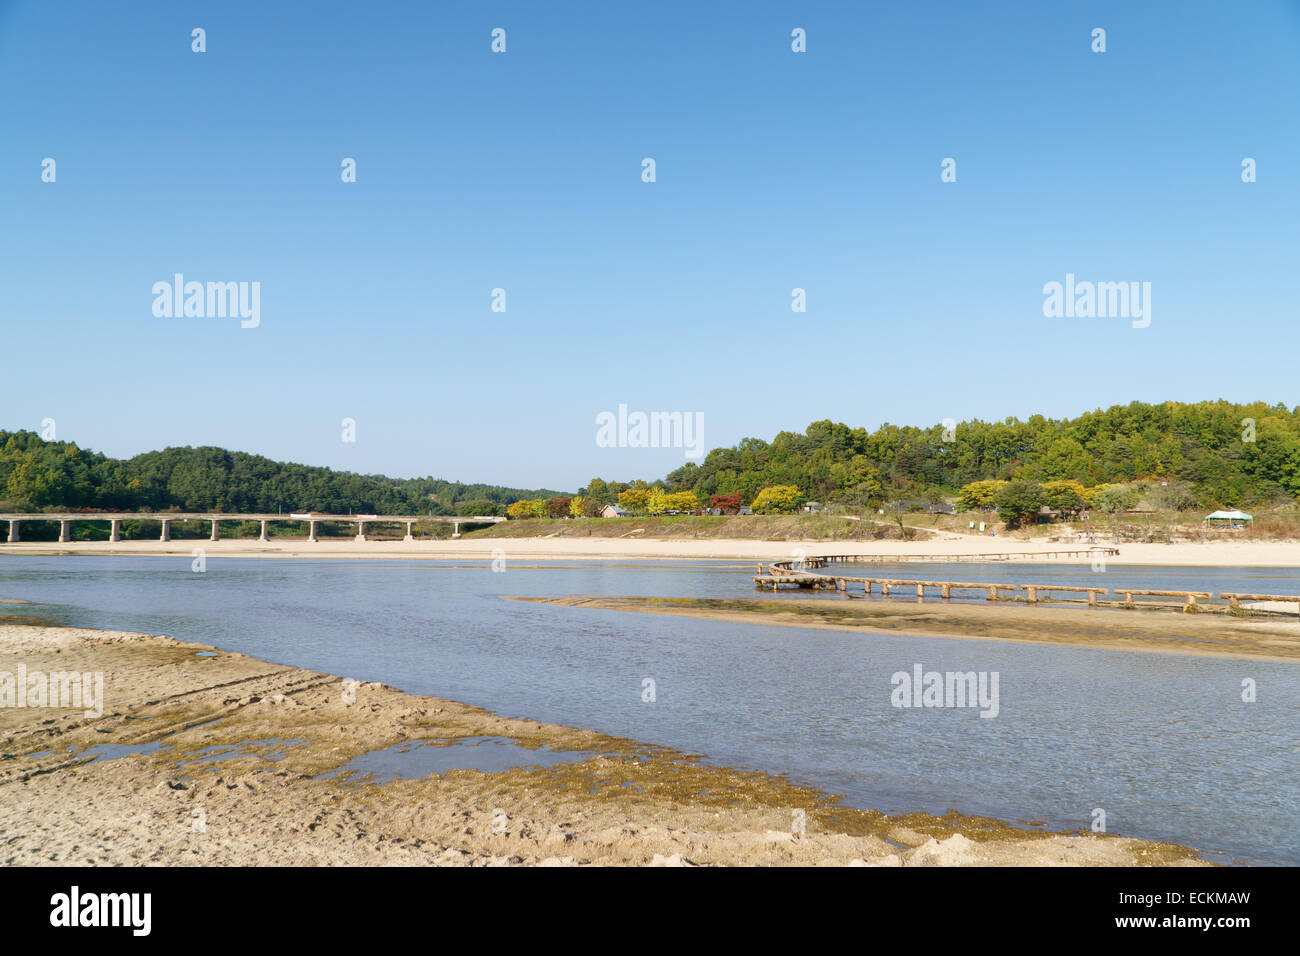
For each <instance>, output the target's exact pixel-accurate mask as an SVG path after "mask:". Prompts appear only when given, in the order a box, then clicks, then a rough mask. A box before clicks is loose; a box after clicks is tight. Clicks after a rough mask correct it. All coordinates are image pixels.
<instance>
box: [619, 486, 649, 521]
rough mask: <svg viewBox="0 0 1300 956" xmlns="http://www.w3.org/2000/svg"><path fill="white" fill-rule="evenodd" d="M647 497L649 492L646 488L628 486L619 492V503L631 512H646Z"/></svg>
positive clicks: (635, 513) (637, 513)
mask: <svg viewBox="0 0 1300 956" xmlns="http://www.w3.org/2000/svg"><path fill="white" fill-rule="evenodd" d="M647 497H649V493H648V492H647V491H646V490H645V489H644V488H628V489H627V490H625V491H621V492H619V495H618V505H619V507H620V508H622V509H623V510H624V511H627V512H630V513H631V514H634V515H639V514H645V511H646V498H647Z"/></svg>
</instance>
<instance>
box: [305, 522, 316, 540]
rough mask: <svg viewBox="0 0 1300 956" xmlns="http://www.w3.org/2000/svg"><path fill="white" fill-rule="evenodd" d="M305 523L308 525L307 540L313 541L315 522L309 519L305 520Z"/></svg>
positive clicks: (314, 537)
mask: <svg viewBox="0 0 1300 956" xmlns="http://www.w3.org/2000/svg"><path fill="white" fill-rule="evenodd" d="M307 524H308V525H309V526H310V529H309V530H308V532H307V540H308V541H315V540H316V522H314V521H309V522H307Z"/></svg>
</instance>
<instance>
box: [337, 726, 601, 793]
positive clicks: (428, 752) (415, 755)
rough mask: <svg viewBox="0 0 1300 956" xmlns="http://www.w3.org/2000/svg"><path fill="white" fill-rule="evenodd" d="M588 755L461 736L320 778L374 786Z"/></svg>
mask: <svg viewBox="0 0 1300 956" xmlns="http://www.w3.org/2000/svg"><path fill="white" fill-rule="evenodd" d="M591 755H592V754H591V753H589V752H587V751H581V750H552V749H551V748H549V747H540V748H538V749H537V750H529V749H528V748H527V747H522V746H520V745H519V744H517V743H516V742H515V741H513V740H511V739H509V738H508V737H464V738H461V739H459V740H450V741H428V740H411V741H407V742H405V743H400V744H395V745H394V746H392V747H385V748H384V749H383V750H372V751H370V752H369V753H364V754H359V755H358V756H356V757H353V758H352V759H351V760H349V761H348V762H347V763H346V764H344V765H343V766H342V767H338V768H336V769H334V770H330V771H328V772H327V773H323V774H321V777H343V778H345V779H348V778H351V779H356V778H359V777H365V776H367V775H371V776H373V777H374V780H375V782H377V783H386V782H388V781H389V780H395V779H398V778H402V779H412V778H418V777H427V776H428V775H429V774H431V773H446V772H447V771H449V770H481V771H482V772H483V773H495V772H496V771H499V770H513V769H515V768H517V767H553V766H555V765H556V764H560V763H577V762H578V761H581V760H586V759H587V758H588V757H590V756H591Z"/></svg>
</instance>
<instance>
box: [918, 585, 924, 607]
mask: <svg viewBox="0 0 1300 956" xmlns="http://www.w3.org/2000/svg"><path fill="white" fill-rule="evenodd" d="M924 600H925V585H924V584H918V585H917V586H916V603H917V604H920V603H921V602H922V601H924Z"/></svg>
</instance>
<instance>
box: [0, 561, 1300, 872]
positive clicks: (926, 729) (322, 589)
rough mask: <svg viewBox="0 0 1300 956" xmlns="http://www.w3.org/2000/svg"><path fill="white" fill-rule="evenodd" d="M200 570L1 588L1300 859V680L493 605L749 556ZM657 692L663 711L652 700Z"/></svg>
mask: <svg viewBox="0 0 1300 956" xmlns="http://www.w3.org/2000/svg"><path fill="white" fill-rule="evenodd" d="M778 553H779V550H778ZM190 560H191V559H190V558H189V557H183V558H164V557H156V558H131V557H113V558H99V557H70V556H68V557H63V556H61V557H46V558H40V557H19V556H7V555H6V556H0V597H10V598H23V599H26V600H29V601H33V602H37V605H38V606H33V605H27V606H14V607H21V610H22V612H23V614H24V615H26V616H32V615H37V616H40V617H44V618H47V619H49V620H52V621H55V622H58V623H64V624H71V625H78V626H86V627H103V628H113V629H121V630H134V631H144V632H147V633H155V634H166V635H168V636H170V637H175V638H178V639H181V640H189V641H201V642H203V643H208V644H213V645H216V646H218V647H221V648H223V649H226V650H231V651H239V652H242V653H246V654H251V655H255V656H258V657H262V658H266V659H269V660H272V661H278V662H283V663H287V664H295V665H299V666H302V667H307V668H311V669H314V670H321V671H326V672H329V673H333V674H338V675H340V676H344V677H351V678H355V679H358V680H362V681H371V680H377V681H383V682H385V683H389V684H392V685H394V686H396V687H399V688H401V689H403V690H406V691H411V692H414V693H422V694H434V695H439V696H443V697H448V698H451V699H454V700H459V701H464V702H466V703H470V704H477V705H480V706H483V707H487V708H489V709H492V710H494V711H497V712H499V713H502V714H505V715H509V716H520V717H528V718H531V719H535V720H541V721H547V722H554V723H562V724H568V725H571V726H576V727H584V728H590V729H593V730H597V731H600V732H603V733H609V734H615V735H619V736H625V737H630V738H632V739H635V740H641V741H646V742H648V743H654V744H663V745H666V746H671V747H675V748H678V749H681V750H686V751H690V752H695V753H701V754H704V755H706V756H707V757H708V758H709V759H710V760H711V761H713V762H717V763H721V764H725V765H730V766H737V767H746V768H753V769H761V770H768V771H777V772H786V773H788V774H790V776H792V777H794V778H795V779H800V780H803V781H806V782H809V783H812V784H815V785H818V786H821V787H823V788H826V789H828V790H830V791H832V792H835V793H841V794H844V795H845V796H846V801H847V802H848V803H850V804H851V805H854V806H861V807H871V808H875V809H880V810H883V811H886V812H891V813H896V812H905V811H919V810H924V811H930V812H935V813H943V812H945V811H947V810H949V809H953V810H957V811H960V812H963V813H979V814H987V815H989V816H994V817H999V818H1002V819H1007V820H1011V821H1018V820H1031V821H1041V822H1043V823H1046V824H1048V825H1049V826H1054V827H1070V828H1075V827H1087V826H1089V825H1090V823H1091V821H1092V819H1093V810H1094V808H1102V809H1104V810H1105V811H1106V814H1107V822H1108V828H1109V830H1110V832H1112V833H1122V834H1125V835H1130V836H1140V837H1148V838H1152V839H1161V840H1171V841H1174V842H1178V843H1183V844H1186V845H1189V846H1193V847H1197V848H1200V849H1202V850H1205V851H1207V852H1208V855H1209V856H1210V857H1211V858H1213V859H1218V860H1222V861H1232V860H1239V861H1248V862H1272V863H1290V864H1300V846H1298V844H1300V841H1298V840H1297V838H1296V834H1297V832H1300V787H1298V786H1297V782H1298V781H1300V756H1298V754H1297V747H1296V744H1297V738H1298V736H1300V710H1298V705H1297V701H1300V665H1296V664H1289V663H1273V662H1261V661H1231V660H1221V659H1214V658H1194V657H1182V656H1175V655H1162V654H1146V653H1133V652H1121V651H1103V650H1087V649H1082V648H1062V647H1048V646H1036V645H1026V644H998V643H994V642H984V641H972V640H951V639H937V638H917V637H907V636H902V635H897V634H892V635H873V634H862V633H849V632H838V631H819V630H804V629H798V628H782V627H769V626H763V625H756V624H748V623H733V622H719V621H700V620H691V619H688V618H679V617H668V616H663V615H646V614H631V613H625V612H618V611H603V610H589V609H579V608H564V607H552V606H539V605H533V604H527V603H521V602H517V601H503V600H501V599H500V595H504V594H512V595H537V596H552V595H568V594H606V595H650V596H684V597H751V596H753V595H754V589H753V583H752V581H751V580H750V578H751V577H752V575H753V573H754V562H700V563H691V562H590V563H583V562H576V561H575V562H564V563H555V564H545V565H536V564H531V565H527V566H525V565H524V564H523V563H519V564H516V563H508V564H507V568H506V571H505V572H504V573H495V572H493V571H492V570H491V568H490V563H489V562H482V563H481V565H476V564H474V563H473V562H466V561H457V562H390V561H384V562H344V561H298V560H259V559H221V558H212V557H210V558H209V559H208V562H207V570H206V572H204V573H201V574H196V573H194V572H192V571H191V570H190ZM871 567H872V568H873V569H876V570H873V571H872V572H865V571H864V572H862V573H879V574H882V575H883V574H888V575H890V576H895V577H899V578H903V577H914V578H923V579H932V580H934V579H944V580H974V581H979V580H987V581H994V582H1000V581H1031V580H1044V581H1049V580H1050V581H1055V582H1057V583H1064V584H1087V583H1090V582H1091V581H1092V580H1094V579H1095V578H1096V577H1101V575H1093V574H1092V573H1091V572H1090V570H1089V568H1088V567H1087V566H1086V565H1085V566H1082V567H1074V568H1067V567H1063V566H1060V565H1055V566H1050V567H1049V566H1042V565H1038V566H1035V565H1007V564H1002V563H999V564H997V565H993V566H980V565H971V564H953V565H902V566H895V567H892V568H890V567H888V566H884V565H873V566H871ZM1104 579H1105V583H1106V586H1108V587H1111V588H1117V587H1120V586H1129V587H1136V588H1146V589H1168V590H1174V589H1185V590H1207V591H1218V590H1237V591H1260V592H1276V593H1295V594H1300V570H1297V569H1276V568H1268V569H1265V568H1261V569H1243V568H1232V569H1227V568H1224V569H1215V568H1131V569H1120V568H1113V567H1112V568H1110V569H1109V570H1107V571H1106V572H1105V575H1104ZM803 596H807V592H803ZM826 599H827V600H840V598H837V597H835V596H833V595H826ZM914 599H915V598H914V597H913V600H914ZM5 607H7V606H4V605H0V620H3V619H4V618H5V617H6V616H7V615H8V612H7V611H5V610H4V608H5ZM1097 613H1108V612H1104V611H1098V612H1097ZM1116 613H1119V612H1116ZM1171 627H1172V628H1176V627H1177V618H1176V617H1173V616H1171ZM918 663H919V664H922V665H923V666H924V668H925V669H926V670H938V671H963V672H965V671H976V672H980V671H987V672H997V673H998V674H999V689H1000V701H999V713H998V716H997V717H996V718H995V719H983V718H981V717H980V716H979V712H978V710H975V709H971V708H919V709H918V708H908V709H903V708H896V707H894V706H892V705H891V702H890V696H891V692H892V691H893V685H892V683H891V676H892V675H893V674H895V673H896V672H899V671H905V672H911V670H912V668H913V666H914V665H915V664H918ZM70 666H73V665H70ZM647 678H649V679H652V680H653V681H654V682H655V684H654V688H655V698H656V699H655V700H654V702H653V703H651V702H647V701H645V700H643V688H644V685H643V681H644V680H646V679H647ZM1246 678H1250V679H1252V680H1254V681H1256V683H1257V685H1258V693H1259V699H1258V701H1257V702H1256V703H1250V704H1247V703H1243V702H1242V700H1241V685H1242V681H1243V679H1246ZM533 753H535V752H533Z"/></svg>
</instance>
